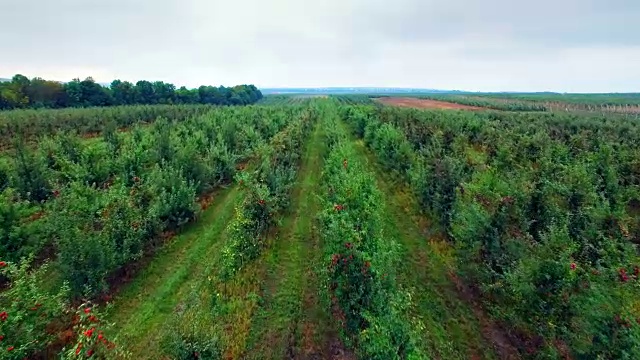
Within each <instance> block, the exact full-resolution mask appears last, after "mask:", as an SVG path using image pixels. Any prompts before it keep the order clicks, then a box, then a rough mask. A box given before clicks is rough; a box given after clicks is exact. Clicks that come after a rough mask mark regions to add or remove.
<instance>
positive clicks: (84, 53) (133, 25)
mask: <svg viewBox="0 0 640 360" xmlns="http://www.w3.org/2000/svg"><path fill="white" fill-rule="evenodd" d="M0 9H2V11H1V13H2V21H1V22H0V49H2V50H1V55H0V77H8V76H11V75H13V74H15V73H22V74H24V75H27V76H29V77H34V76H40V77H43V78H46V79H55V80H61V81H68V80H70V79H72V78H74V77H79V78H84V77H86V76H93V77H94V79H96V80H97V81H99V82H110V81H111V80H113V79H116V78H118V79H122V80H130V81H136V80H139V79H146V80H163V81H169V82H172V83H174V84H176V85H178V86H180V85H186V86H189V87H193V86H198V85H201V84H211V85H220V84H223V85H235V84H241V83H253V84H256V85H257V86H259V87H324V86H384V87H420V88H438V89H464V90H479V91H502V90H514V91H546V90H550V91H566V92H630V91H635V92H638V91H640V36H638V34H640V21H638V19H640V1H638V0H608V1H605V0H537V1H527V2H523V1H514V0H484V1H480V0H448V1H436V0H394V1H378V0H321V1H317V0H314V1H302V0H275V1H274V0H271V1H264V0H225V1H220V0H100V1H98V0H56V1H53V0H0Z"/></svg>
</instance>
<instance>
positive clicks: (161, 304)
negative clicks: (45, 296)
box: [108, 186, 241, 359]
mask: <svg viewBox="0 0 640 360" xmlns="http://www.w3.org/2000/svg"><path fill="white" fill-rule="evenodd" d="M240 199H241V193H240V192H239V191H238V188H237V187H236V186H233V187H230V188H227V189H223V190H222V191H220V192H219V193H218V194H217V196H216V197H215V198H214V200H213V203H212V206H210V207H209V208H208V209H207V210H206V211H204V212H203V213H202V214H201V216H200V218H199V219H198V221H197V222H195V223H193V224H192V225H190V227H189V228H188V229H187V230H186V231H184V232H183V233H181V234H180V235H178V236H177V237H176V238H175V239H174V241H173V242H172V243H171V244H169V245H167V246H165V247H164V248H163V249H162V250H160V251H159V253H158V254H156V255H155V257H154V259H153V260H152V261H151V262H150V263H149V265H148V266H147V267H146V268H145V269H144V270H143V271H142V272H141V273H140V274H139V275H138V276H137V277H136V279H135V280H134V281H132V282H131V283H130V284H128V285H126V286H125V287H124V288H123V290H122V292H121V293H120V294H119V295H118V296H117V297H116V298H115V306H114V308H113V309H112V311H111V312H110V314H111V316H110V317H109V319H108V320H109V321H111V322H114V323H115V324H116V325H115V326H116V329H115V330H117V336H118V338H119V339H120V341H121V342H123V343H124V344H126V347H127V349H128V350H129V351H130V352H131V353H132V355H133V358H136V359H159V358H160V353H159V351H160V344H159V340H160V337H161V335H162V331H163V325H164V324H165V323H166V322H167V320H168V319H169V318H170V316H171V315H172V314H174V313H175V312H176V309H177V308H179V305H180V303H181V301H182V300H183V299H185V298H186V297H187V295H188V294H187V292H188V291H189V289H190V288H192V287H193V285H194V284H196V283H198V282H200V281H201V275H202V273H203V272H204V269H205V266H206V265H207V264H211V263H216V259H218V258H219V254H220V252H219V250H220V247H221V245H222V241H220V238H221V235H222V233H223V231H224V229H225V227H226V225H227V223H228V222H229V221H230V220H231V217H232V216H233V214H234V205H235V204H236V203H238V202H239V201H240Z"/></svg>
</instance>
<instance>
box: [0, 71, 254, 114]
mask: <svg viewBox="0 0 640 360" xmlns="http://www.w3.org/2000/svg"><path fill="white" fill-rule="evenodd" d="M260 99H262V93H261V92H260V90H258V88H256V87H255V86H254V85H237V86H233V87H224V86H219V87H215V86H205V85H202V86H200V87H198V88H197V89H187V88H186V87H184V86H182V87H180V88H176V86H175V85H174V84H171V83H165V82H163V81H154V82H151V81H147V80H140V81H138V82H136V83H135V84H134V83H131V82H129V81H122V80H114V81H112V82H111V84H110V85H109V86H108V87H106V86H102V85H100V84H99V83H97V82H95V80H94V79H93V78H91V77H88V78H86V79H84V80H80V79H73V80H72V81H70V82H67V83H62V82H59V81H53V80H45V79H43V78H40V77H35V78H33V79H31V80H30V79H29V78H28V77H26V76H24V75H20V74H16V75H15V76H13V78H12V79H11V81H6V82H0V110H10V109H26V108H31V109H38V108H66V107H90V106H113V105H155V104H212V105H247V104H253V103H255V102H257V101H258V100H260Z"/></svg>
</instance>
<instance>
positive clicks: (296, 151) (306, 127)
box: [222, 108, 317, 278]
mask: <svg viewBox="0 0 640 360" xmlns="http://www.w3.org/2000/svg"><path fill="white" fill-rule="evenodd" d="M314 110H315V109H313V108H309V109H306V110H305V111H301V112H300V113H298V114H297V118H296V119H294V120H293V122H292V123H291V125H289V126H288V127H287V128H285V129H284V130H283V131H281V132H280V133H277V134H276V135H275V136H274V137H273V139H272V140H271V142H270V143H269V145H268V146H262V147H260V148H259V149H258V154H259V156H260V157H259V160H258V161H259V162H257V163H256V164H255V168H253V165H252V168H250V169H249V170H248V171H245V172H243V173H241V174H239V176H238V181H239V182H240V185H241V186H242V187H243V188H244V189H245V190H246V196H245V199H244V201H243V202H242V204H241V205H240V206H239V207H238V208H237V210H236V216H235V218H234V220H233V221H232V222H231V224H229V229H230V230H229V232H230V234H231V236H230V243H229V244H228V246H227V247H226V248H225V249H224V265H223V269H222V275H223V277H225V278H228V277H230V276H232V275H233V274H235V273H236V272H237V271H238V270H239V269H240V268H242V267H243V266H244V264H246V263H247V262H249V261H251V260H254V259H255V258H256V257H257V256H258V255H260V253H261V250H262V247H263V242H264V238H265V237H266V235H267V230H268V229H269V227H270V226H271V225H273V221H274V216H275V215H276V214H277V213H278V212H280V211H282V210H283V209H285V208H286V207H287V206H288V205H289V199H290V196H291V191H290V190H291V187H292V186H293V183H294V182H295V176H296V173H297V171H298V165H299V164H298V163H299V159H300V156H301V154H302V150H303V141H304V140H305V139H306V138H307V135H308V134H309V131H310V130H311V127H312V126H313V124H315V121H316V116H317V115H316V113H315V111H314Z"/></svg>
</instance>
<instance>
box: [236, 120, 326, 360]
mask: <svg viewBox="0 0 640 360" xmlns="http://www.w3.org/2000/svg"><path fill="white" fill-rule="evenodd" d="M322 128H323V127H322V126H321V125H318V126H316V129H315V131H314V132H313V134H312V135H311V139H310V140H309V141H308V142H307V146H306V149H305V151H304V153H303V156H302V165H301V167H300V171H299V173H298V179H297V181H296V186H295V188H294V191H293V194H292V208H291V210H290V211H289V214H287V216H286V217H285V218H284V219H283V221H282V225H281V233H280V234H279V235H278V237H277V239H276V241H275V243H274V245H273V249H272V250H271V251H270V252H269V254H268V256H267V257H266V258H265V264H264V265H265V266H266V271H265V275H266V277H265V280H264V282H263V283H262V301H263V304H262V306H261V307H260V309H259V310H258V311H257V313H256V315H255V316H254V318H253V320H252V323H251V328H250V334H249V338H248V344H247V356H246V357H247V358H248V359H284V358H295V359H305V358H327V352H328V350H329V346H328V343H329V340H328V338H329V337H331V336H332V331H331V329H330V327H329V325H328V324H329V323H330V320H329V315H328V314H327V312H326V311H324V309H323V308H322V307H321V306H320V304H319V303H318V296H317V293H318V291H319V286H320V285H319V283H318V277H317V274H316V270H317V269H318V267H319V266H320V262H321V252H320V245H319V236H318V233H317V230H316V229H317V226H316V225H317V224H316V222H315V218H316V214H317V213H318V210H319V206H320V204H319V198H318V196H317V192H318V187H319V185H320V176H321V172H322V166H323V165H322V164H323V155H324V153H325V150H326V146H325V145H324V143H323V139H324V134H323V132H322Z"/></svg>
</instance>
